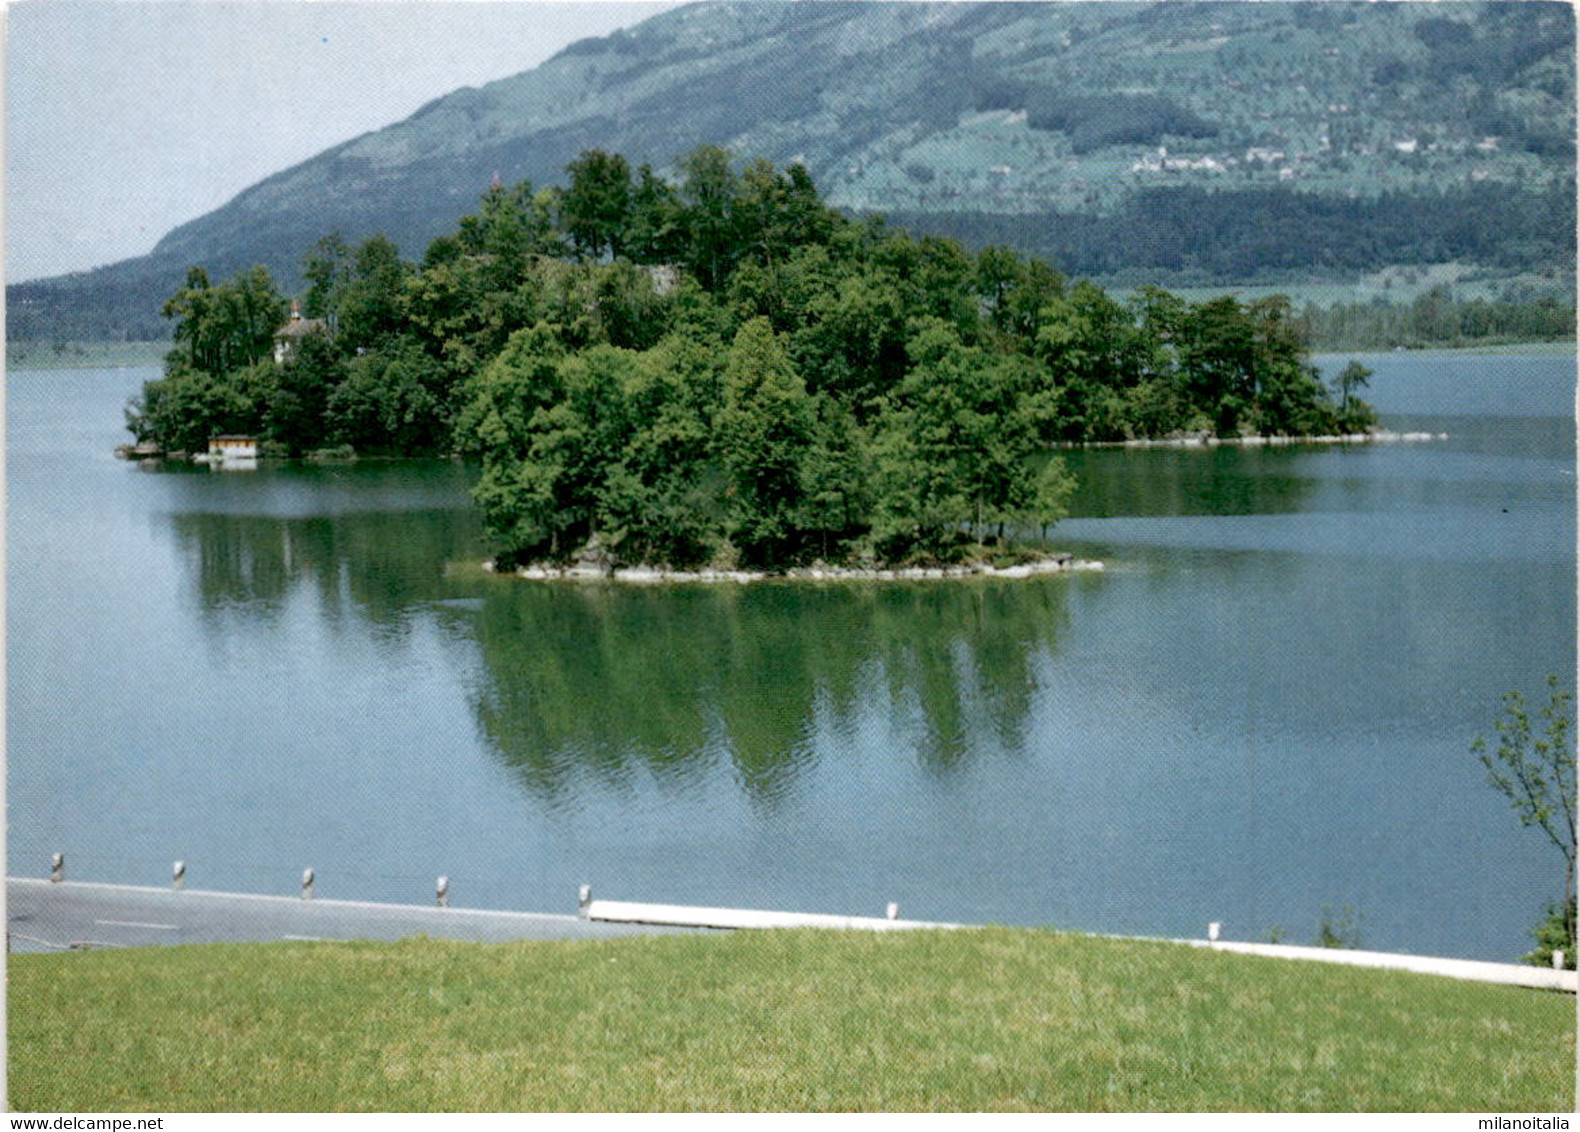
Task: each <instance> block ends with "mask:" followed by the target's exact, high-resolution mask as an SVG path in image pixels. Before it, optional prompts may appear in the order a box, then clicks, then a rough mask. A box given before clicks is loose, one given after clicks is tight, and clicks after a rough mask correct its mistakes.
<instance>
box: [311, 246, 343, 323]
mask: <svg viewBox="0 0 1580 1132" xmlns="http://www.w3.org/2000/svg"><path fill="white" fill-rule="evenodd" d="M351 257H352V253H351V248H350V246H349V245H347V243H346V242H345V240H343V239H342V238H341V236H340V233H339V232H332V233H330V234H329V235H327V236H325V237H323V238H322V239H321V240H319V241H318V243H316V244H314V245H313V247H312V250H311V251H309V252H308V253H307V255H306V257H305V258H304V259H303V262H302V278H303V279H305V280H306V281H307V293H306V294H305V295H303V296H302V314H303V316H304V317H306V318H322V319H328V320H329V321H330V324H331V325H333V324H334V320H335V318H336V316H337V315H338V313H339V308H340V299H341V294H342V292H343V291H344V290H345V287H346V284H347V283H348V282H349V281H350V278H351Z"/></svg>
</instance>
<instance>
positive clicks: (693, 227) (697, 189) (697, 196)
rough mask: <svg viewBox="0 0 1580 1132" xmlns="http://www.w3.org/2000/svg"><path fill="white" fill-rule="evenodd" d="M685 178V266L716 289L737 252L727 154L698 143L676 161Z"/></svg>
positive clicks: (733, 181)
mask: <svg viewBox="0 0 1580 1132" xmlns="http://www.w3.org/2000/svg"><path fill="white" fill-rule="evenodd" d="M680 168H681V172H682V173H684V174H685V180H684V182H682V184H681V189H680V199H681V202H682V204H683V206H684V211H683V213H682V217H683V223H684V224H685V227H686V231H687V233H688V235H689V241H688V246H687V248H686V250H685V254H686V260H687V262H686V265H687V267H689V268H690V269H691V271H692V273H693V274H694V275H696V277H697V279H698V280H699V281H700V282H701V283H702V285H703V287H705V288H707V290H708V291H710V292H713V291H717V290H718V289H719V287H720V286H721V285H722V284H723V282H724V280H725V278H726V277H727V276H728V274H729V272H730V269H731V268H732V267H733V266H734V264H735V259H736V255H737V253H738V251H739V243H738V235H737V231H736V218H735V205H736V194H737V191H738V187H739V181H738V179H737V177H736V175H735V172H734V170H732V169H731V168H730V155H729V153H728V152H726V151H725V150H723V149H720V148H719V147H718V146H713V145H705V146H699V147H698V148H697V149H695V150H693V151H692V152H691V153H689V154H687V155H686V156H685V157H684V158H682V159H681V162H680Z"/></svg>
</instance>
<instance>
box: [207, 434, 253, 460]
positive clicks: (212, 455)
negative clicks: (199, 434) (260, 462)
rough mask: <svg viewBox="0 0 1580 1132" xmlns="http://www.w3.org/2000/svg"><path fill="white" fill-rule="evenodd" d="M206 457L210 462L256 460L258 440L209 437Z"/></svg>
mask: <svg viewBox="0 0 1580 1132" xmlns="http://www.w3.org/2000/svg"><path fill="white" fill-rule="evenodd" d="M208 455H209V459H210V460H256V459H257V458H258V438H257V437H256V436H237V435H227V436H214V437H210V438H209V442H208Z"/></svg>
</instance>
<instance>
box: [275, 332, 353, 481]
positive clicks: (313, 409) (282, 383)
mask: <svg viewBox="0 0 1580 1132" xmlns="http://www.w3.org/2000/svg"><path fill="white" fill-rule="evenodd" d="M345 377H346V361H345V359H344V358H343V357H342V356H341V354H340V351H339V349H338V347H337V346H336V345H335V343H334V340H333V339H332V338H331V337H330V336H329V335H328V334H325V333H317V334H309V335H307V336H306V337H304V338H303V339H302V340H301V341H300V342H299V343H298V344H297V347H296V351H295V353H294V354H293V355H292V357H291V359H290V360H289V361H287V362H286V363H285V365H283V366H281V367H280V373H279V378H278V380H277V381H276V382H275V385H274V390H273V394H272V396H271V397H270V399H269V408H268V412H267V414H266V417H265V425H266V428H267V431H268V434H269V437H270V439H272V440H274V441H276V442H277V443H279V444H282V445H284V446H285V448H286V449H287V450H288V451H289V452H290V454H291V455H292V456H302V455H305V454H307V453H310V452H312V451H314V450H315V449H319V448H322V447H324V446H325V444H326V443H327V442H328V440H329V432H330V423H329V420H328V417H327V410H328V408H329V398H330V394H331V393H332V392H333V391H334V390H335V388H336V387H337V386H338V385H339V384H340V383H341V382H342V381H343V380H345Z"/></svg>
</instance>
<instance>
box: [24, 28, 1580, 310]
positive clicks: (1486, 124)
mask: <svg viewBox="0 0 1580 1132" xmlns="http://www.w3.org/2000/svg"><path fill="white" fill-rule="evenodd" d="M1573 39H1574V21H1573V16H1572V13H1571V11H1570V9H1569V7H1568V6H1567V5H1563V4H1557V3H1544V2H1533V3H1520V4H1509V3H1488V4H1469V3H1452V2H1451V3H1443V4H1431V5H1421V4H1391V3H1379V4H1371V3H1354V4H1349V3H1320V4H1318V3H1260V4H1241V3H1223V4H1211V3H1168V4H1127V3H1101V4H1091V3H1080V4H1024V3H1007V4H975V3H969V4H913V3H822V2H819V3H799V4H794V5H790V4H767V3H702V4H696V5H692V6H689V7H685V8H680V9H676V10H674V11H671V12H667V13H664V14H662V15H659V16H656V17H654V18H652V19H650V20H648V21H646V22H645V23H643V24H641V25H639V26H638V27H636V28H633V29H631V30H629V31H626V32H621V33H617V34H615V35H612V36H609V37H605V38H601V39H590V40H585V41H582V42H580V43H577V44H573V45H572V46H571V47H569V48H567V49H566V50H565V51H563V52H562V53H560V54H559V55H558V56H556V57H555V58H553V59H551V60H550V61H548V62H547V63H545V64H543V65H542V66H540V67H538V68H536V69H534V70H532V71H528V72H525V73H523V74H520V75H516V76H514V77H511V78H508V79H504V80H501V81H499V82H495V83H491V84H489V85H487V86H485V87H483V88H481V89H473V88H464V89H461V90H458V91H456V92H454V93H452V94H450V95H447V96H445V97H444V98H441V99H438V100H436V101H435V102H433V103H431V104H430V105H428V106H427V107H424V108H423V109H422V110H420V111H418V112H417V113H416V114H414V115H412V116H411V117H410V118H408V119H406V120H405V121H403V122H400V123H397V124H395V125H392V126H390V127H388V128H386V129H383V130H379V131H376V132H374V133H370V134H367V135H364V136H362V137H359V138H356V139H353V140H351V141H348V142H346V143H345V144H343V145H340V146H337V147H335V148H333V149H331V150H329V151H327V152H325V153H323V154H321V155H319V156H318V157H315V158H313V159H312V160H310V161H307V162H304V163H303V164H301V165H298V166H296V167H295V168H292V169H288V170H285V171H283V172H281V173H279V174H277V175H275V176H273V177H270V178H268V179H267V180H265V181H263V182H261V183H259V184H258V185H256V186H254V187H253V188H251V189H248V190H247V191H245V192H243V193H242V194H240V195H239V196H238V197H237V198H236V199H235V200H233V201H232V202H231V203H229V204H228V205H226V206H225V207H223V208H221V209H218V210H216V211H215V212H213V213H211V214H209V215H207V216H204V217H202V218H199V219H198V220H195V221H193V222H191V223H189V224H185V225H182V226H181V227H180V228H177V229H176V230H175V231H173V232H171V233H170V234H169V235H168V236H166V237H165V238H164V240H162V241H161V242H160V244H159V245H158V247H157V248H156V249H155V251H154V252H153V253H151V254H150V255H149V256H146V257H143V258H141V259H137V260H131V261H127V262H125V263H122V264H117V265H113V266H111V267H107V268H103V269H100V270H98V271H95V272H92V273H87V274H84V275H77V276H69V277H62V278H61V279H57V280H49V281H42V282H36V283H29V284H23V285H17V286H13V287H11V288H10V289H9V299H10V327H9V329H10V332H11V333H12V335H13V336H22V337H29V336H40V335H45V334H62V333H70V334H75V335H77V336H86V335H88V334H99V335H105V334H108V335H110V336H116V337H119V336H132V337H135V336H140V335H144V334H149V333H156V332H159V331H160V330H161V329H162V320H161V319H160V318H159V317H158V313H157V309H156V308H157V305H158V303H159V301H160V299H161V297H162V296H165V295H168V294H169V293H170V292H171V290H172V289H173V288H174V287H176V286H178V285H179V283H180V280H181V278H182V275H183V273H184V271H185V269H186V267H188V266H189V265H192V264H197V263H202V264H205V265H207V266H208V267H209V269H210V270H211V271H213V272H214V273H215V274H216V275H221V274H229V273H231V272H233V271H236V270H240V269H242V268H244V267H247V266H250V265H252V264H255V263H261V264H264V265H266V266H268V267H269V268H270V270H271V272H272V273H273V274H274V276H275V277H276V278H277V279H279V280H281V281H282V282H284V283H285V284H286V286H287V287H288V288H294V286H295V285H296V283H297V282H298V281H299V279H300V267H301V257H302V254H303V252H304V251H305V249H306V248H307V247H309V246H310V245H311V244H312V243H313V242H314V241H315V240H317V239H318V238H319V237H320V236H322V235H323V234H325V233H326V232H331V231H338V232H340V233H341V234H342V235H344V236H345V237H346V238H347V239H348V240H355V239H360V238H362V237H365V236H367V235H370V234H372V233H375V232H382V233H384V234H386V235H388V236H389V237H390V238H391V239H393V240H394V241H395V242H396V243H397V244H398V245H399V246H400V248H401V249H402V251H403V252H404V253H405V254H406V255H408V256H411V257H416V256H418V255H420V254H421V251H422V249H423V248H424V247H425V246H426V244H427V243H428V242H429V241H430V240H431V239H432V238H434V237H435V236H437V235H439V234H441V233H443V232H446V231H448V230H449V229H450V227H451V226H452V225H453V224H454V221H455V218H456V217H457V216H458V215H460V214H461V213H462V212H464V211H465V210H466V209H467V208H468V207H469V206H470V205H471V204H472V202H474V201H475V200H476V199H477V197H478V194H479V192H480V191H481V190H482V189H483V188H484V187H486V186H487V185H488V184H489V182H490V181H491V179H493V178H494V177H495V176H496V175H497V176H498V177H499V178H500V179H501V180H502V181H504V182H506V183H510V184H514V183H516V182H519V181H521V180H524V179H525V180H531V181H532V182H534V183H535V184H537V185H539V186H543V185H550V184H561V183H563V181H564V168H565V165H566V164H567V162H569V161H571V160H572V159H574V158H575V157H576V155H577V154H578V153H580V152H581V151H583V150H585V149H589V148H598V149H604V150H609V151H618V152H621V153H623V154H625V155H627V157H628V158H630V160H631V161H632V162H633V164H639V163H650V164H651V165H652V166H653V168H654V169H655V170H657V171H658V172H660V173H668V172H671V171H673V169H674V162H675V161H676V159H677V158H678V157H679V156H680V155H682V154H684V153H686V152H689V151H690V150H692V149H693V148H695V147H696V146H697V145H699V144H714V145H720V146H724V147H726V148H728V149H729V150H730V151H731V152H732V153H734V154H736V155H737V156H738V157H740V158H742V159H751V158H757V157H761V158H766V159H768V160H769V161H772V162H775V163H776V164H781V165H788V164H792V163H799V164H804V165H805V166H806V168H807V169H808V170H809V171H810V172H811V173H812V174H813V176H814V177H816V178H817V181H818V184H819V185H820V186H822V187H823V188H824V190H825V194H826V199H827V200H828V201H829V202H830V203H831V204H833V205H835V206H838V207H841V208H844V209H847V210H852V211H879V212H883V213H886V214H889V215H891V216H893V217H895V218H896V219H899V220H902V221H903V222H904V223H905V224H907V225H908V226H910V227H912V228H914V229H917V230H922V231H937V232H941V233H947V234H950V235H955V236H958V237H960V238H962V239H964V240H966V241H967V242H968V243H971V244H975V245H982V244H986V243H990V242H1006V243H1010V244H1012V245H1014V246H1016V247H1018V248H1019V249H1020V250H1022V251H1025V252H1031V253H1036V254H1039V255H1043V256H1046V257H1048V258H1049V259H1051V260H1052V261H1053V262H1054V263H1056V264H1057V265H1058V266H1060V267H1061V268H1062V269H1064V270H1066V271H1069V272H1072V273H1075V274H1110V275H1111V274H1114V273H1119V272H1132V273H1141V274H1142V275H1146V274H1148V273H1157V274H1158V275H1159V277H1160V278H1163V279H1164V281H1166V282H1167V281H1171V280H1172V281H1176V282H1177V281H1180V280H1183V279H1189V280H1199V281H1202V282H1212V283H1228V282H1246V281H1249V280H1251V279H1254V278H1258V277H1265V276H1266V275H1267V274H1268V273H1269V272H1276V273H1277V275H1278V277H1279V278H1299V277H1319V276H1324V275H1326V276H1330V277H1331V276H1332V275H1334V274H1335V273H1345V272H1349V273H1354V272H1360V271H1367V270H1375V269H1377V268H1380V267H1383V266H1385V265H1388V264H1425V263H1442V262H1447V261H1451V260H1454V261H1460V262H1465V263H1472V264H1477V265H1482V266H1488V267H1492V268H1495V269H1498V270H1503V271H1526V272H1530V271H1535V272H1550V273H1556V274H1557V275H1558V276H1559V277H1565V276H1566V273H1567V278H1568V279H1570V280H1572V269H1573V232H1574V206H1573V168H1574V147H1573V141H1572V138H1573V130H1574V49H1573Z"/></svg>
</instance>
